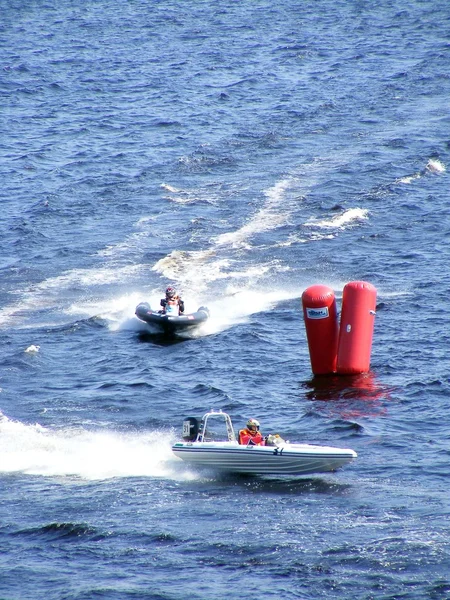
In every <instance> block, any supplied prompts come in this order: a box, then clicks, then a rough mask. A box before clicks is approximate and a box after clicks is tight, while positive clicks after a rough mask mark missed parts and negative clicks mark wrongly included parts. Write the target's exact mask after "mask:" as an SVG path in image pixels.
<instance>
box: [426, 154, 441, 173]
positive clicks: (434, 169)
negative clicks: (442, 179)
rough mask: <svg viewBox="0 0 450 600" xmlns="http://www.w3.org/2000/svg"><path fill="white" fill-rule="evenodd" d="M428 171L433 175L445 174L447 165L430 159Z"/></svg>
mask: <svg viewBox="0 0 450 600" xmlns="http://www.w3.org/2000/svg"><path fill="white" fill-rule="evenodd" d="M426 169H427V171H430V172H431V173H444V172H445V165H444V164H443V163H442V162H441V161H440V160H437V159H432V158H430V160H429V161H428V162H427V166H426Z"/></svg>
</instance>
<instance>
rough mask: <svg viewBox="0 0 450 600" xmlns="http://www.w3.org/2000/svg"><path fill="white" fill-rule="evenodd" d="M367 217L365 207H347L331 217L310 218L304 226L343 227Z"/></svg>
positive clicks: (367, 212) (367, 213)
mask: <svg viewBox="0 0 450 600" xmlns="http://www.w3.org/2000/svg"><path fill="white" fill-rule="evenodd" d="M368 218H369V211H368V210H367V209H365V208H349V209H348V210H346V211H344V212H343V213H341V214H339V215H335V216H334V217H332V218H331V219H317V218H315V219H310V220H309V221H308V222H307V223H305V226H308V227H318V228H324V229H345V228H346V227H350V226H352V225H354V224H355V223H357V222H359V221H365V220H367V219H368Z"/></svg>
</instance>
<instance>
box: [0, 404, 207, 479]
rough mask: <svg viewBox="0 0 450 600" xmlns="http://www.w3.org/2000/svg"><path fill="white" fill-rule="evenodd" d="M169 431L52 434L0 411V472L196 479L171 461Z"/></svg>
mask: <svg viewBox="0 0 450 600" xmlns="http://www.w3.org/2000/svg"><path fill="white" fill-rule="evenodd" d="M174 439H175V437H174V434H173V433H169V432H167V431H166V432H164V431H153V432H145V433H136V432H134V433H130V432H126V433H122V432H117V431H105V430H97V431H89V430H87V429H83V428H64V429H60V430H52V429H50V428H46V427H43V426H41V425H39V424H37V423H36V424H34V425H27V424H24V423H21V422H20V421H14V420H11V419H9V418H8V417H6V416H4V415H2V414H1V413H0V457H1V459H0V472H1V473H22V474H25V475H41V476H45V477H76V478H80V479H85V480H102V479H110V478H114V477H121V478H123V477H156V478H161V477H162V478H168V479H175V480H190V479H193V478H195V477H196V475H195V473H191V472H190V471H189V470H187V469H186V468H185V466H184V465H180V464H179V462H178V460H177V459H176V458H174V456H173V454H172V450H171V444H172V443H173V441H174Z"/></svg>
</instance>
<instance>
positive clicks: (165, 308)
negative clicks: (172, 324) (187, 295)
mask: <svg viewBox="0 0 450 600" xmlns="http://www.w3.org/2000/svg"><path fill="white" fill-rule="evenodd" d="M160 304H161V306H162V312H163V313H167V314H168V313H173V314H175V315H181V314H183V313H184V301H183V300H182V299H181V298H180V296H179V295H178V294H177V291H176V289H175V288H173V287H171V286H169V287H168V288H167V290H166V297H165V298H161V303H160Z"/></svg>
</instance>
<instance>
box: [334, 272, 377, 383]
mask: <svg viewBox="0 0 450 600" xmlns="http://www.w3.org/2000/svg"><path fill="white" fill-rule="evenodd" d="M376 301H377V290H376V288H375V287H374V286H373V285H372V284H371V283H367V282H366V281H352V282H350V283H347V285H346V286H345V287H344V290H343V292H342V310H341V323H340V327H339V341H338V350H337V367H336V370H337V373H339V374H345V375H352V374H357V373H366V372H368V371H369V369H370V353H371V349H372V338H373V329H374V323H375V309H376Z"/></svg>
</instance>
